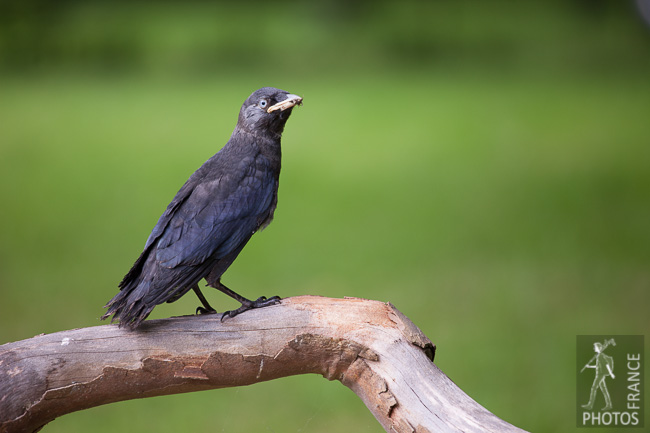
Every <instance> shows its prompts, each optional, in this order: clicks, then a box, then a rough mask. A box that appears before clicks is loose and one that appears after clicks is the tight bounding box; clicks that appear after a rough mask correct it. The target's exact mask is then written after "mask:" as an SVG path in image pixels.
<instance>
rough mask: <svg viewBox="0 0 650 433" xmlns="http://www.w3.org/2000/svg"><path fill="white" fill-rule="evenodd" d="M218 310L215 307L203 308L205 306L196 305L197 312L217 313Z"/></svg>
mask: <svg viewBox="0 0 650 433" xmlns="http://www.w3.org/2000/svg"><path fill="white" fill-rule="evenodd" d="M216 312H217V310H215V309H214V308H203V307H196V313H195V314H216Z"/></svg>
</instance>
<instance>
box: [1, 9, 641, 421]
mask: <svg viewBox="0 0 650 433" xmlns="http://www.w3.org/2000/svg"><path fill="white" fill-rule="evenodd" d="M643 1H644V0H639V4H641V3H642V2H643ZM646 5H647V2H646ZM646 7H647V6H646ZM649 9H650V8H649ZM639 11H640V8H639V6H638V5H637V4H635V3H634V2H630V1H618V0H611V1H609V0H589V1H587V0H583V1H578V0H572V1H559V0H553V1H550V0H547V1H545V2H536V3H531V2H513V1H493V2H481V1H450V0H449V1H430V2H426V1H411V0H409V1H400V2H396V1H395V2H389V1H372V2H371V1H360V2H351V1H348V0H338V1H325V2H287V1H284V2H264V1H239V2H225V1H224V2H155V3H154V2H126V1H85V2H81V1H57V2H49V1H25V0H23V1H0V202H1V203H2V204H1V205H0V343H4V342H8V341H13V340H19V339H24V338H28V337H31V336H33V335H36V334H39V333H49V332H55V331H59V330H64V329H69V328H75V327H86V326H95V325H99V324H100V322H99V320H98V317H99V316H100V315H101V314H102V313H103V309H102V305H104V304H105V303H106V302H107V301H108V300H109V299H110V298H111V297H112V296H113V295H114V294H115V293H116V290H117V283H118V282H119V281H120V279H121V278H122V276H123V275H124V273H126V271H127V270H128V269H129V267H130V266H131V264H132V263H133V261H134V260H135V259H136V258H137V256H138V255H139V253H140V251H141V248H142V246H143V245H144V242H145V240H146V238H147V236H148V234H149V232H150V230H151V228H152V227H153V225H154V224H155V222H156V221H157V218H158V217H159V215H160V214H161V213H162V211H163V210H164V208H165V206H166V205H167V203H168V202H169V201H170V200H171V198H172V197H173V195H174V194H175V193H176V191H177V190H178V188H180V186H181V185H182V183H183V182H184V181H185V180H186V179H187V177H188V176H189V175H190V174H191V173H192V172H193V171H194V170H195V169H196V168H198V167H199V165H200V164H201V163H202V162H203V161H204V160H206V159H207V158H208V157H209V156H211V155H212V154H213V153H215V152H216V151H217V150H218V149H219V148H220V147H221V146H222V145H223V144H224V143H225V142H226V140H227V139H228V137H229V136H230V133H231V131H232V128H233V126H234V124H235V121H236V116H237V112H238V110H239V107H240V105H241V103H242V102H243V100H244V99H245V98H246V97H247V96H248V95H249V94H250V93H251V92H252V91H253V90H255V89H257V88H259V87H262V86H275V87H279V88H283V89H285V90H288V91H291V92H293V93H297V94H299V95H301V96H303V97H304V101H305V102H304V106H303V107H301V108H299V109H297V110H295V111H294V114H293V116H292V118H291V120H290V121H289V123H288V125H287V128H286V131H285V134H284V139H283V153H284V155H283V157H284V160H283V172H282V175H281V181H280V185H281V186H280V201H279V207H278V210H277V212H276V217H275V221H274V223H273V224H272V225H271V226H270V227H269V228H268V229H267V230H265V231H264V232H262V233H260V234H258V235H256V236H255V237H254V239H253V240H252V242H251V243H250V244H249V245H248V246H247V248H246V249H245V250H244V252H243V253H242V255H241V256H240V257H239V259H238V260H237V262H236V263H235V264H234V265H233V266H232V267H231V268H230V270H229V271H228V272H227V273H226V274H225V276H224V282H226V284H228V285H229V286H231V287H233V288H235V289H237V290H238V291H239V292H240V293H242V294H243V295H246V296H248V297H257V296H259V295H261V294H266V295H274V294H279V295H281V296H283V297H288V296H295V295H302V294H315V295H323V296H331V297H343V296H357V297H366V298H371V299H376V300H381V301H390V302H392V303H393V304H395V305H396V306H397V307H398V308H399V309H400V310H401V311H402V312H403V313H404V314H406V315H407V316H408V317H410V318H411V319H412V320H413V321H414V322H415V323H416V324H417V325H418V326H419V327H420V328H421V329H422V330H423V331H424V332H425V334H427V335H428V336H429V337H430V338H431V339H432V340H433V341H434V343H436V344H437V346H438V352H437V356H436V363H437V364H438V366H440V367H441V368H442V370H443V371H445V372H446V373H447V374H448V375H449V376H450V377H451V378H452V379H453V380H454V381H455V382H456V383H457V384H458V385H459V386H460V387H461V388H462V389H464V390H465V391H466V392H467V393H468V394H469V395H470V396H472V397H473V398H474V399H475V400H477V401H478V402H479V403H481V404H482V405H484V406H485V407H486V408H488V409H489V410H490V411H492V412H494V413H495V414H496V415H498V416H500V417H502V418H504V419H505V420H507V421H509V422H511V423H513V424H515V425H517V426H519V427H522V428H524V429H527V430H531V431H539V432H542V431H563V432H566V431H573V430H574V429H575V380H576V379H575V377H576V371H575V365H576V355H575V344H576V343H575V342H576V335H577V334H601V333H602V334H645V333H646V332H647V331H648V330H649V329H650V326H649V325H650V320H649V319H648V307H649V305H650V290H649V289H650V266H649V263H650V146H649V145H650V29H649V28H648V25H647V23H645V22H644V20H643V18H642V14H640V13H639ZM207 295H208V298H209V299H210V301H211V302H212V304H213V305H214V306H215V307H216V308H217V309H219V310H220V311H222V310H223V309H226V308H232V307H234V306H235V305H234V303H232V302H231V301H230V300H228V299H226V297H225V296H223V295H221V294H216V293H212V292H209V291H208V292H207ZM197 304H198V303H197V301H196V299H194V297H193V296H187V297H185V298H183V299H182V300H180V301H179V302H177V303H175V304H170V305H163V306H159V307H158V308H156V310H154V313H153V314H152V316H151V317H153V318H160V317H168V316H172V315H182V314H189V313H190V312H192V311H193V310H194V308H195V307H196V306H197ZM45 431H48V432H86V431H92V432H103V431H106V432H108V431H156V432H176V431H228V432H252V431H269V432H331V431H355V432H357V431H358V432H379V431H382V430H381V427H380V426H379V424H378V423H377V422H376V421H375V420H374V418H373V417H372V416H371V415H370V413H369V412H368V411H367V410H366V409H365V407H364V406H363V404H362V403H361V402H360V401H359V400H358V399H357V398H356V397H355V396H354V394H353V393H352V392H351V391H350V390H348V389H347V388H345V387H343V386H341V385H340V384H338V383H330V382H328V381H326V380H325V379H323V378H322V377H320V376H298V377H293V378H287V379H283V380H277V381H273V382H269V383H264V384H258V385H254V386H250V387H243V388H236V389H225V390H216V391H209V392H202V393H195V394H186V395H178V396H169V397H158V398H152V399H147V400H141V401H129V402H123V403H118V404H113V405H108V406H104V407H99V408H95V409H91V410H87V411H83V412H79V413H75V414H71V415H68V416H65V417H62V418H61V419H58V420H56V421H55V422H53V423H52V424H50V425H49V426H47V427H46V429H45ZM601 431H604V430H601Z"/></svg>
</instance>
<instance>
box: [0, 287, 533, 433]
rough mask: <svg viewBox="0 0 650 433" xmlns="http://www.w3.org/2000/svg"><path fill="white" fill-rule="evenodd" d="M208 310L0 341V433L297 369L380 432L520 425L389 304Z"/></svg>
mask: <svg viewBox="0 0 650 433" xmlns="http://www.w3.org/2000/svg"><path fill="white" fill-rule="evenodd" d="M220 319H221V315H204V316H186V317H176V318H170V319H163V320H150V321H147V322H144V323H143V324H142V325H141V326H140V327H139V328H138V329H137V330H135V331H131V330H129V329H126V328H125V329H120V328H118V327H117V326H116V325H104V326H96V327H91V328H83V329H75V330H69V331H63V332H58V333H54V334H48V335H39V336H36V337H33V338H30V339H28V340H23V341H18V342H15V343H8V344H5V345H2V346H0V432H6V433H11V432H33V431H37V430H38V429H40V428H41V427H42V426H44V425H45V424H47V423H48V422H50V421H52V420H53V419H55V418H57V417H59V416H62V415H65V414H67V413H70V412H74V411H78V410H82V409H87V408H90V407H94V406H98V405H102V404H107V403H113V402H117V401H122V400H129V399H134V398H146V397H152V396H157V395H167V394H176V393H183V392H193V391H200V390H206V389H215V388H224V387H232V386H242V385H249V384H252V383H256V382H262V381H266V380H273V379H277V378H280V377H285V376H291V375H296V374H305V373H315V374H321V375H323V376H324V377H326V378H327V379H329V380H338V381H340V382H341V383H343V384H344V385H345V386H347V387H349V388H350V389H352V391H354V392H355V393H356V394H357V395H358V396H359V398H361V399H362V400H363V402H364V403H365V404H366V406H367V407H368V409H369V410H370V411H371V412H372V413H373V415H374V416H375V418H377V420H378V421H379V422H380V423H381V425H382V426H383V427H384V429H385V430H386V431H395V432H431V431H437V432H439V431H442V432H456V431H464V432H478V431H481V432H484V431H492V432H496V431H498V432H505V431H511V432H516V431H522V430H519V429H518V428H516V427H514V426H512V425H510V424H508V423H506V422H505V421H503V420H501V419H499V418H498V417H496V416H495V415H493V414H491V413H490V412H488V411H487V410H486V409H485V408H483V407H482V406H480V405H479V404H478V403H476V402H475V401H474V400H472V399H471V398H470V397H469V396H467V394H465V393H464V392H463V391H462V390H461V389H460V388H458V387H457V386H456V385H455V384H454V383H453V382H452V381H451V380H450V379H449V378H448V377H447V376H446V375H445V374H444V373H443V372H442V371H441V370H440V369H438V368H437V367H436V366H435V364H434V363H433V358H434V354H435V346H434V345H433V344H432V343H431V341H430V340H429V339H428V338H427V337H426V336H425V335H424V334H423V333H422V332H421V331H420V330H419V329H418V328H417V327H416V326H415V325H414V324H413V323H412V322H411V321H410V320H409V319H408V318H407V317H406V316H404V315H403V314H402V313H400V312H399V311H398V310H397V309H396V308H395V307H394V306H392V305H391V304H386V303H381V302H377V301H369V300H363V299H354V298H347V299H331V298H321V297H314V296H301V297H296V298H288V299H284V300H283V301H282V303H281V304H279V305H275V306H270V307H266V308H262V309H258V310H251V311H248V312H246V314H242V315H240V316H237V317H235V318H232V319H228V320H226V321H224V322H221V321H220Z"/></svg>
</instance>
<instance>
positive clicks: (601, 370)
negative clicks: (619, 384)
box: [580, 338, 616, 410]
mask: <svg viewBox="0 0 650 433" xmlns="http://www.w3.org/2000/svg"><path fill="white" fill-rule="evenodd" d="M610 344H611V345H612V346H616V342H615V341H614V339H613V338H611V339H609V340H606V341H604V342H603V344H601V343H598V342H596V343H594V352H596V354H595V355H594V356H593V357H592V358H591V359H590V360H589V362H588V363H587V364H585V366H584V367H582V370H580V373H582V372H583V371H584V370H585V368H593V369H595V370H596V377H595V378H594V382H593V384H592V385H591V392H590V393H589V403H587V404H583V405H582V407H584V408H585V409H589V410H591V409H593V407H594V403H595V401H596V393H597V392H598V390H599V389H600V391H601V392H602V394H603V397H604V398H605V407H603V408H602V409H601V410H610V409H611V408H612V399H611V397H610V396H609V391H608V390H607V384H606V383H605V380H606V379H607V378H608V377H611V378H612V379H614V359H613V358H612V357H611V356H608V355H605V354H604V353H603V352H604V351H605V349H607V346H609V345H610ZM592 362H593V364H592Z"/></svg>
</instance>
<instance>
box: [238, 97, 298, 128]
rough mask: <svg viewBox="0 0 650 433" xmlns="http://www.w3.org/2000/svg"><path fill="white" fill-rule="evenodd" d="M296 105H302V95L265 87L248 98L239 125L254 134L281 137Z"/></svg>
mask: <svg viewBox="0 0 650 433" xmlns="http://www.w3.org/2000/svg"><path fill="white" fill-rule="evenodd" d="M296 105H302V98H301V97H300V96H297V95H293V94H291V93H289V92H285V91H284V90H280V89H276V88H273V87H263V88H261V89H259V90H256V91H255V92H253V94H252V95H250V96H249V97H248V99H246V101H245V102H244V105H242V107H241V110H240V111H239V120H238V121H237V126H238V127H239V128H241V129H243V130H244V131H246V132H249V133H251V134H254V135H262V136H264V135H268V136H271V137H273V138H279V137H280V135H282V131H283V130H284V125H285V123H286V122H287V119H289V116H290V115H291V111H292V110H293V107H295V106H296Z"/></svg>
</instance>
